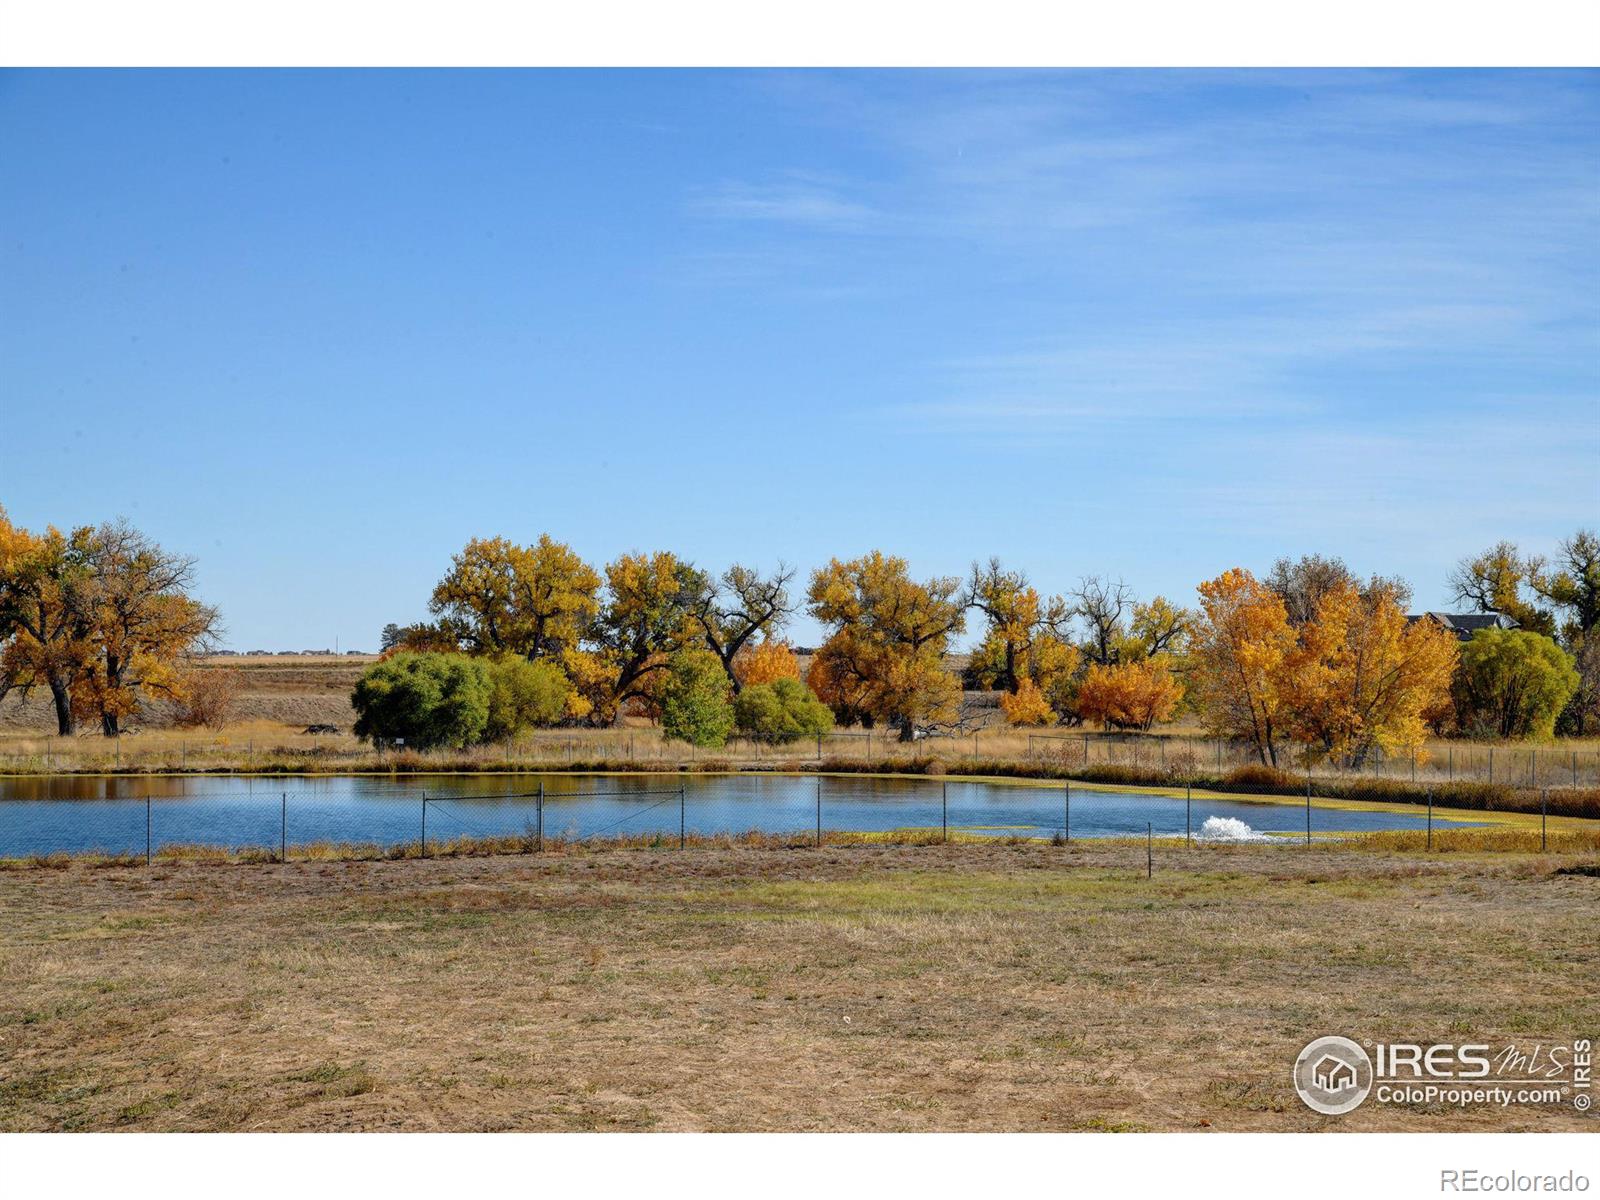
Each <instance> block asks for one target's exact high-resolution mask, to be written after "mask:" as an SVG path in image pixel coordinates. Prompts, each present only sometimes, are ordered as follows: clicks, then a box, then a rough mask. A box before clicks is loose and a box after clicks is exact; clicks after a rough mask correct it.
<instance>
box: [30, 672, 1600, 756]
mask: <svg viewBox="0 0 1600 1200" xmlns="http://www.w3.org/2000/svg"><path fill="white" fill-rule="evenodd" d="M375 661H376V656H374V655H349V656H332V655H329V656H319V655H304V656H302V655H228V656H223V657H218V658H213V659H211V660H208V663H209V665H210V666H214V667H216V668H218V669H222V670H227V671H230V672H234V673H236V674H237V676H238V677H239V679H240V681H241V683H240V691H239V695H238V697H237V700H236V701H235V704H234V706H233V712H234V719H233V720H232V721H231V722H230V724H229V726H228V727H227V728H226V729H225V730H223V731H221V732H212V731H210V730H192V729H189V730H186V729H174V728H168V727H167V725H168V715H169V714H167V713H166V711H165V710H164V708H163V706H161V705H159V704H158V705H155V706H153V708H152V710H151V711H150V712H149V713H148V714H146V715H145V717H143V718H141V719H140V720H139V721H137V722H136V724H138V725H140V726H142V728H141V729H140V732H139V733H138V734H137V736H132V737H124V738H121V739H116V740H114V741H111V740H108V739H105V738H103V737H101V736H99V734H98V732H96V731H95V730H93V729H89V728H85V729H84V730H82V731H80V734H79V736H77V737H74V738H70V739H63V738H58V737H55V736H54V735H53V733H52V730H53V729H54V725H55V721H54V717H53V712H52V709H51V707H50V701H49V696H48V694H47V693H46V692H43V691H35V692H34V694H33V695H32V696H31V697H30V698H29V699H28V700H26V701H24V700H23V699H22V697H21V695H20V694H18V693H13V694H11V695H9V696H7V697H5V698H3V699H0V770H11V771H19V772H37V771H58V770H66V771H102V770H157V771H166V770H263V769H268V770H270V769H278V760H283V759H287V760H290V761H288V762H286V763H285V764H284V765H285V769H311V770H323V771H326V770H341V769H343V770H371V769H378V770H382V769H383V768H384V764H383V762H382V760H381V759H380V757H379V756H377V755H375V754H374V753H373V752H372V750H371V748H370V747H368V746H367V745H365V744H364V743H362V742H359V741H357V740H356V739H355V738H354V737H353V736H351V735H350V732H349V731H350V728H351V726H352V725H353V724H354V722H355V714H354V713H353V712H352V711H351V708H350V692H351V690H352V689H353V688H354V686H355V683H356V680H357V679H358V678H359V677H360V675H361V673H362V672H363V671H364V670H366V669H367V667H369V666H370V665H371V664H372V663H373V662H375ZM994 695H995V694H994V693H968V698H969V700H970V701H972V702H973V704H974V706H975V708H974V711H975V712H976V713H977V714H979V717H980V719H981V721H982V722H983V727H982V728H980V729H977V730H976V731H974V732H969V733H965V734H961V735H958V736H955V737H950V738H939V739H934V740H931V741H927V742H921V743H917V744H915V745H902V744H900V743H898V742H897V741H895V740H894V738H893V737H892V735H886V734H885V732H884V731H883V730H875V731H873V732H872V734H871V736H870V737H869V736H868V735H867V733H866V732H865V731H862V730H847V731H839V732H838V733H837V734H836V735H835V736H833V737H831V738H829V739H827V741H826V743H825V745H824V747H823V756H824V757H826V758H834V759H842V760H849V759H856V760H860V761H873V762H886V763H887V762H893V761H906V760H910V759H912V758H917V757H922V758H927V757H929V756H933V757H937V758H943V759H945V760H956V759H963V760H987V761H991V762H999V763H1027V762H1032V763H1039V762H1043V761H1053V762H1059V763H1060V764H1061V765H1062V766H1064V767H1067V768H1079V767H1082V766H1084V765H1085V757H1086V756H1087V761H1088V764H1089V765H1092V766H1103V765H1110V764H1115V765H1118V766H1131V767H1141V768H1146V769H1152V768H1158V767H1163V766H1164V767H1167V768H1177V767H1179V766H1180V764H1187V768H1186V769H1187V770H1189V771H1190V772H1191V773H1192V772H1199V773H1210V774H1219V773H1224V772H1226V770H1228V769H1231V768H1233V767H1237V766H1241V765H1247V764H1248V763H1249V762H1250V757H1249V755H1248V753H1247V752H1246V751H1245V750H1244V749H1243V748H1242V747H1237V746H1226V747H1223V748H1222V752H1221V755H1220V757H1219V755H1218V744H1217V743H1216V742H1215V741H1212V740H1210V739H1209V738H1207V736H1206V733H1205V731H1204V730H1203V729H1201V728H1200V727H1199V726H1197V725H1195V724H1193V719H1192V718H1185V719H1184V720H1183V721H1180V722H1178V723H1175V724H1172V725H1170V726H1165V727H1163V728H1161V729H1159V730H1157V731H1156V733H1155V734H1153V735H1143V736H1141V735H1114V736H1099V735H1097V734H1096V733H1095V732H1093V731H1089V740H1090V745H1089V747H1088V748H1087V750H1086V749H1085V746H1084V733H1085V731H1084V730H1067V729H1060V728H1050V729H1017V728H1012V727H1009V726H1007V725H1005V724H1004V723H1003V721H1002V720H1001V717H1000V714H999V709H998V708H997V707H996V706H995V704H994V702H993V701H994ZM308 725H333V726H336V727H337V728H338V729H339V730H340V733H339V734H337V735H332V736H325V735H307V734H305V733H303V732H302V731H303V730H304V729H305V728H306V726H308ZM1030 738H1032V739H1033V741H1032V743H1031V744H1030V740H1029V739H1030ZM1491 749H1492V750H1493V751H1494V754H1495V756H1496V757H1495V762H1494V764H1493V765H1492V766H1491V764H1490V751H1491ZM450 757H451V758H452V759H454V760H458V761H466V760H470V759H477V760H479V761H481V762H483V763H485V764H488V763H498V762H503V761H507V760H513V761H520V762H522V763H524V764H526V765H532V764H534V763H538V764H542V765H552V764H559V763H563V762H571V763H601V762H604V763H608V764H615V765H624V764H630V763H632V764H651V765H665V764H679V763H686V764H693V763H695V762H697V761H698V762H704V761H705V760H706V759H707V758H715V759H718V760H724V761H727V762H730V763H740V764H752V763H761V762H771V761H772V760H773V759H774V758H778V759H786V758H794V759H803V758H809V759H815V757H816V749H815V745H814V743H802V744H801V745H799V746H796V747H792V748H787V749H782V748H780V749H776V750H775V749H774V748H773V747H771V746H767V747H762V746H759V745H757V744H755V743H753V742H747V741H737V740H736V741H735V742H734V743H732V744H730V745H729V746H728V747H727V748H726V749H723V750H718V751H714V752H710V753H709V754H708V752H705V751H693V750H691V749H689V748H688V747H686V746H684V745H683V744H682V743H673V742H668V741H666V740H664V739H663V737H662V734H661V730H660V729H659V728H658V727H656V726H654V725H652V724H651V723H649V722H648V721H644V720H642V719H637V718H634V719H629V720H628V721H627V722H626V723H625V724H624V725H623V726H621V727H618V728H616V729H557V730H545V731H540V732H537V733H530V734H527V735H524V736H522V737H521V738H518V739H516V740H515V741H514V742H513V743H512V744H510V745H494V746H484V747H476V748H473V749H471V750H468V751H466V752H451V754H450ZM296 759H304V760H307V761H304V762H297V761H293V760H296ZM1219 763H1220V767H1221V770H1220V771H1219V770H1218V767H1219ZM1419 763H1420V765H1419V767H1418V769H1417V771H1416V776H1417V779H1418V780H1419V781H1420V782H1423V783H1430V782H1439V781H1442V780H1443V779H1444V778H1446V775H1447V774H1449V775H1451V776H1453V777H1455V778H1460V779H1483V778H1486V777H1488V776H1489V775H1490V774H1493V775H1494V777H1495V778H1496V779H1497V780H1498V781H1500V782H1503V783H1514V784H1516V785H1518V786H1542V787H1562V786H1569V785H1591V786H1592V785H1597V784H1600V737H1591V738H1563V739H1560V740H1559V741H1557V742H1552V743H1547V744H1544V745H1533V744H1530V743H1525V742H1505V741H1472V740H1466V739H1450V740H1443V739H1432V740H1430V741H1429V742H1428V743H1427V745H1426V746H1425V747H1424V750H1423V753H1422V755H1421V756H1420V759H1419ZM1381 770H1382V773H1383V774H1384V776H1385V777H1388V778H1392V779H1396V780H1401V781H1403V780H1407V779H1409V778H1410V777H1411V774H1412V771H1411V767H1410V762H1409V760H1405V761H1402V760H1399V759H1396V760H1392V761H1390V762H1389V763H1387V764H1384V765H1383V766H1382V768H1381Z"/></svg>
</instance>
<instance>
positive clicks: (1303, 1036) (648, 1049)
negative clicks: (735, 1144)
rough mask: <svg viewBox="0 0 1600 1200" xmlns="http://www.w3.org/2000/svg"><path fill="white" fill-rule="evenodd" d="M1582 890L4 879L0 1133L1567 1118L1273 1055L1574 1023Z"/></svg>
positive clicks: (88, 872) (908, 859)
mask: <svg viewBox="0 0 1600 1200" xmlns="http://www.w3.org/2000/svg"><path fill="white" fill-rule="evenodd" d="M1583 871H1587V872H1589V873H1588V874H1584V873H1581V872H1583ZM1597 872H1600V865H1597V860H1596V859H1595V857H1594V856H1593V855H1592V854H1590V855H1587V856H1583V857H1577V856H1566V857H1562V856H1554V855H1552V856H1538V855H1531V856H1520V857H1517V858H1514V859H1506V858H1496V859H1489V858H1477V857H1474V856H1471V855H1452V856H1449V858H1448V860H1447V859H1445V858H1436V859H1432V860H1422V861H1418V859H1417V858H1416V857H1415V856H1414V855H1406V856H1399V855H1396V856H1393V857H1387V856H1384V855H1382V854H1372V853H1365V854H1351V853H1348V852H1346V851H1342V850H1340V849H1338V848H1316V849H1310V850H1305V851H1296V852H1294V853H1292V854H1288V853H1283V852H1282V851H1281V850H1277V851H1275V850H1273V849H1271V848H1267V849H1245V848H1236V849H1226V850H1224V849H1212V850H1204V851H1201V850H1196V851H1189V852H1185V851H1183V850H1182V849H1181V848H1180V849H1167V848H1158V850H1157V862H1156V871H1155V877H1154V878H1153V879H1146V878H1145V859H1144V853H1143V850H1142V848H1141V849H1135V848H1132V847H1126V846H1123V847H1082V846H1080V847H1075V848H1073V849H1071V850H1063V849H1061V848H1058V847H1050V846H1040V845H1034V846H993V845H981V846H980V845H971V844H966V845H953V846H930V847H921V848H909V847H835V846H827V847H824V848H822V849H759V848H749V847H736V848H724V849H694V848H691V849H689V850H687V851H682V852H676V851H672V852H662V851H653V850H631V851H630V850H603V851H592V852H581V851H575V852H571V853H562V854H551V855H544V856H532V855H522V856H509V857H499V858H483V859H457V860H451V861H438V860H435V861H428V862H419V861H405V862H372V863H344V864H337V863H321V862H319V863H291V864H289V865H286V866H275V865H274V866H215V865H210V866H208V865H199V864H175V865H174V864H161V863H158V864H157V866H156V867H155V868H154V869H146V868H144V867H142V866H140V867H110V868H101V869H90V868H88V867H86V866H84V865H81V864H79V865H74V866H71V867H68V868H65V869H62V870H41V869H34V870H22V871H12V872H0V910H3V911H4V912H5V913H6V914H7V917H6V920H5V922H3V923H0V978H3V979H4V980H5V987H4V988H0V1046H3V1052H0V1130H52V1129H73V1130H109V1129H131V1130H403V1129H409V1130H495V1129H526V1130H693V1129H713V1130H1143V1129H1154V1130H1200V1129H1213V1130H1291V1131H1292V1130H1323V1129H1327V1130H1332V1129H1345V1130H1426V1129H1441V1130H1445V1129H1448V1130H1485V1131H1489V1130H1518V1129H1521V1130H1541V1131H1543V1130H1578V1129H1585V1130H1594V1129H1596V1128H1597V1122H1596V1118H1595V1117H1594V1116H1592V1115H1590V1116H1583V1115H1581V1114H1579V1113H1577V1112H1575V1111H1574V1110H1573V1109H1572V1108H1571V1107H1565V1108H1559V1107H1558V1108H1537V1109H1536V1108H1511V1109H1499V1108H1495V1107H1491V1106H1487V1105H1476V1106H1473V1107H1468V1108H1465V1109H1456V1108H1449V1107H1445V1106H1442V1105H1434V1106H1418V1107H1387V1106H1379V1105H1377V1104H1375V1103H1373V1102H1370V1101H1369V1102H1368V1103H1367V1104H1366V1105H1364V1106H1363V1107H1362V1108H1360V1109H1358V1110H1356V1111H1355V1112H1354V1113H1351V1114H1349V1115H1348V1116H1345V1117H1321V1116H1317V1115H1315V1114H1313V1113H1312V1112H1310V1111H1309V1110H1307V1109H1306V1108H1305V1107H1303V1106H1302V1105H1301V1103H1300V1102H1299V1100H1298V1099H1297V1098H1296V1096H1295V1094H1294V1092H1293V1090H1292V1089H1291V1086H1290V1067H1291V1065H1292V1063H1293V1061H1294V1058H1295V1055H1296V1053H1297V1052H1298V1050H1299V1049H1300V1047H1301V1046H1303V1045H1304V1044H1305V1043H1306V1042H1307V1041H1309V1040H1310V1039H1311V1038H1313V1037H1316V1036H1320V1035H1323V1034H1328V1033H1342V1034H1346V1035H1349V1036H1353V1037H1356V1038H1360V1039H1372V1040H1385V1041H1422V1042H1429V1041H1434V1040H1471V1041H1475V1042H1477V1041H1481V1042H1487V1043H1492V1044H1495V1045H1505V1044H1507V1043H1515V1044H1517V1045H1518V1046H1523V1047H1526V1046H1530V1045H1533V1044H1543V1045H1550V1044H1552V1043H1555V1042H1566V1041H1570V1039H1572V1038H1574V1037H1578V1036H1585V1035H1591V1036H1592V1034H1593V1032H1594V1030H1595V1028H1596V1026H1597V1025H1600V1000H1597V997H1596V993H1595V989H1594V982H1595V981H1594V937H1593V935H1594V914H1595V912H1596V911H1600V877H1596V873H1597ZM1063 1169H1064V1170H1068V1171H1070V1156H1069V1160H1066V1161H1065V1163H1064V1167H1063Z"/></svg>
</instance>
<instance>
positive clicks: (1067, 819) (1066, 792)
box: [1061, 780, 1072, 846]
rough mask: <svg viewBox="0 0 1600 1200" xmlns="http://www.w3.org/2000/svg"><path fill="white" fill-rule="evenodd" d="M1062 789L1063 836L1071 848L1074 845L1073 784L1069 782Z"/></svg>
mask: <svg viewBox="0 0 1600 1200" xmlns="http://www.w3.org/2000/svg"><path fill="white" fill-rule="evenodd" d="M1062 787H1063V792H1062V796H1061V834H1062V840H1063V841H1064V842H1066V843H1067V845H1069V846H1070V845H1071V844H1072V782H1071V781H1070V780H1068V781H1067V782H1066V783H1065V784H1063V785H1062Z"/></svg>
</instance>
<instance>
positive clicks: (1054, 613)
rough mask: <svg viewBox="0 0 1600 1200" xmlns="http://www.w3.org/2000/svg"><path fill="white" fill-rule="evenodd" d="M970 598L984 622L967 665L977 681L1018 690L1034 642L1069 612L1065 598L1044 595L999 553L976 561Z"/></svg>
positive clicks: (1063, 619)
mask: <svg viewBox="0 0 1600 1200" xmlns="http://www.w3.org/2000/svg"><path fill="white" fill-rule="evenodd" d="M967 597H968V601H967V602H968V604H969V605H970V606H971V607H973V608H975V609H977V610H978V611H979V612H981V613H982V614H983V616H984V619H985V621H986V628H985V630H984V635H983V639H982V641H980V642H979V644H978V647H977V649H976V650H974V651H973V654H972V665H971V667H970V668H969V670H970V673H971V674H972V675H973V676H974V682H976V683H978V684H979V685H980V686H983V687H993V688H998V689H999V690H1001V691H1004V692H1015V691H1016V690H1017V689H1018V687H1019V686H1020V685H1021V682H1022V680H1023V679H1025V678H1026V677H1027V676H1028V659H1029V655H1030V653H1031V651H1032V650H1033V647H1034V645H1035V643H1036V642H1037V641H1038V639H1039V638H1040V637H1041V636H1044V635H1047V634H1049V633H1051V632H1052V631H1054V630H1055V629H1056V628H1058V627H1059V626H1060V625H1062V624H1063V623H1064V622H1065V621H1066V620H1067V619H1068V618H1069V617H1070V615H1071V614H1070V609H1069V608H1068V605H1067V603H1066V601H1065V600H1063V599H1062V598H1061V597H1060V596H1052V597H1050V598H1049V599H1048V600H1041V599H1040V597H1039V593H1038V591H1037V590H1035V589H1034V588H1033V587H1032V585H1030V584H1029V582H1028V577H1027V575H1026V574H1025V573H1024V572H1022V571H1015V570H1007V569H1006V568H1005V567H1003V566H1002V565H1001V563H1000V560H999V559H998V558H991V559H990V560H989V561H988V563H987V564H986V565H983V566H980V565H979V564H977V563H973V564H972V575H971V577H970V579H969V580H968V582H967Z"/></svg>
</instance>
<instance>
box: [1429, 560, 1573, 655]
mask: <svg viewBox="0 0 1600 1200" xmlns="http://www.w3.org/2000/svg"><path fill="white" fill-rule="evenodd" d="M1543 569H1544V562H1543V560H1542V559H1538V558H1525V557H1523V555H1522V552H1521V551H1519V550H1518V549H1517V547H1516V546H1515V545H1514V544H1513V543H1511V542H1497V543H1496V544H1495V545H1493V546H1491V547H1489V549H1487V550H1485V551H1484V552H1483V553H1482V554H1477V555H1474V556H1472V557H1470V558H1464V559H1462V560H1461V561H1460V562H1459V563H1458V564H1457V565H1456V569H1455V570H1454V571H1453V572H1451V575H1450V590H1451V592H1452V594H1453V595H1454V598H1455V599H1456V601H1457V602H1458V603H1461V604H1470V605H1471V606H1472V607H1473V608H1474V609H1476V610H1477V611H1478V612H1486V613H1488V612H1499V613H1505V615H1506V616H1508V617H1510V618H1512V620H1514V621H1516V622H1517V624H1518V625H1520V626H1521V627H1522V628H1523V629H1524V630H1526V631H1527V632H1529V633H1542V634H1544V635H1546V636H1547V637H1553V636H1554V635H1555V632H1556V623H1555V618H1554V617H1553V616H1552V615H1551V614H1550V613H1549V612H1548V611H1546V610H1544V609H1542V608H1540V607H1539V606H1538V604H1537V603H1535V601H1534V600H1532V599H1530V598H1529V596H1528V594H1527V593H1528V591H1530V590H1532V587H1531V584H1532V580H1533V579H1534V578H1535V577H1537V576H1538V575H1540V574H1541V573H1542V572H1543ZM1536 594H1537V593H1536Z"/></svg>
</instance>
